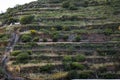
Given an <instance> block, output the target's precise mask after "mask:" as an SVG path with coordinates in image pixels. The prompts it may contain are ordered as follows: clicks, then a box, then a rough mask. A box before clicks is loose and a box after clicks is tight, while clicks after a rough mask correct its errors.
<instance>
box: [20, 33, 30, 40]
mask: <svg viewBox="0 0 120 80" xmlns="http://www.w3.org/2000/svg"><path fill="white" fill-rule="evenodd" d="M31 39H32V37H31V36H30V35H28V34H24V35H22V37H21V40H22V42H30V41H31Z"/></svg>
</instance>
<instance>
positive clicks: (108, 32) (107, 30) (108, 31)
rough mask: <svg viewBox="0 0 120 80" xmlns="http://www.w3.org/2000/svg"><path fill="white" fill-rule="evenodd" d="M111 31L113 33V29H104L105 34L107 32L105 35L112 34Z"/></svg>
mask: <svg viewBox="0 0 120 80" xmlns="http://www.w3.org/2000/svg"><path fill="white" fill-rule="evenodd" d="M111 33H113V30H112V29H105V30H104V34H105V35H110V34H111Z"/></svg>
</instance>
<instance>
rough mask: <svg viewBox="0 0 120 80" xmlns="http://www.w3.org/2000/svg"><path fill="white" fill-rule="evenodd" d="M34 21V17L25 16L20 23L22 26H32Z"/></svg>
mask: <svg viewBox="0 0 120 80" xmlns="http://www.w3.org/2000/svg"><path fill="white" fill-rule="evenodd" d="M33 21H34V16H33V15H27V16H23V17H21V18H20V23H21V24H30V23H32V22H33Z"/></svg>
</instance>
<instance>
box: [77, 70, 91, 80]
mask: <svg viewBox="0 0 120 80" xmlns="http://www.w3.org/2000/svg"><path fill="white" fill-rule="evenodd" d="M92 75H93V72H91V71H83V72H81V73H80V74H79V78H80V79H89V78H92Z"/></svg>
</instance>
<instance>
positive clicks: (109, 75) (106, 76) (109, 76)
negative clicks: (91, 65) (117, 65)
mask: <svg viewBox="0 0 120 80" xmlns="http://www.w3.org/2000/svg"><path fill="white" fill-rule="evenodd" d="M99 76H100V77H101V78H104V79H116V78H117V77H118V76H117V74H115V73H101V74H100V75H99Z"/></svg>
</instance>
